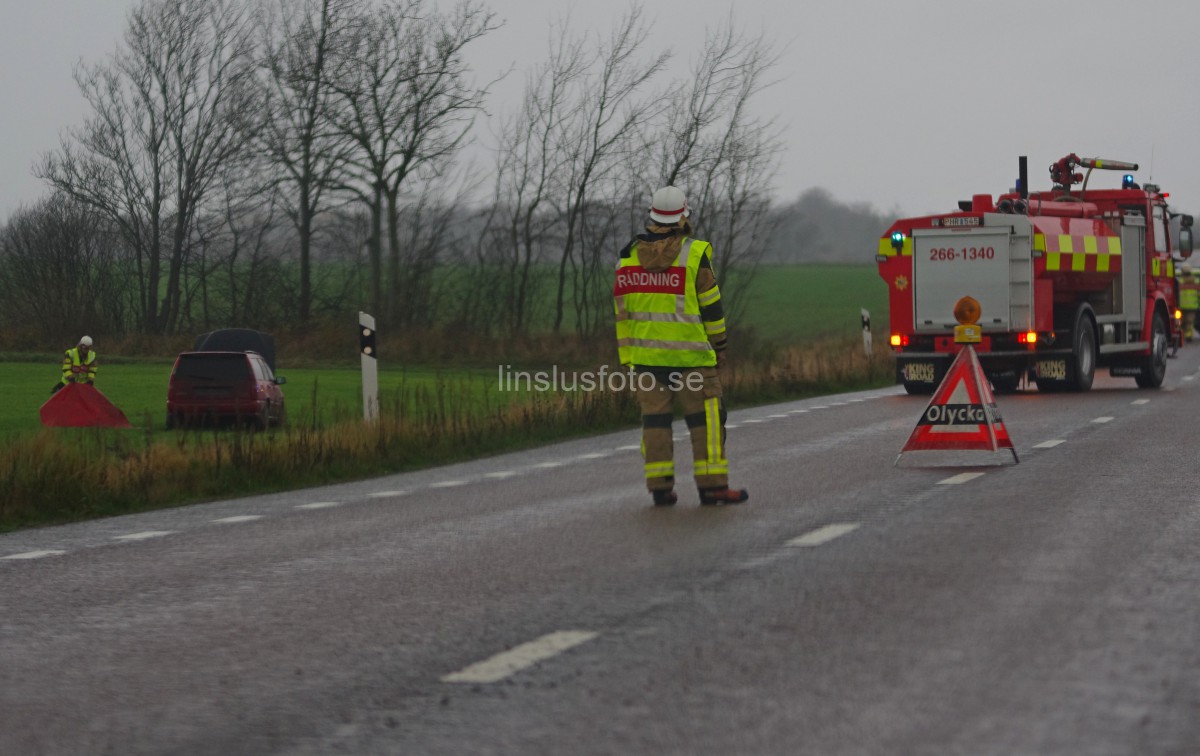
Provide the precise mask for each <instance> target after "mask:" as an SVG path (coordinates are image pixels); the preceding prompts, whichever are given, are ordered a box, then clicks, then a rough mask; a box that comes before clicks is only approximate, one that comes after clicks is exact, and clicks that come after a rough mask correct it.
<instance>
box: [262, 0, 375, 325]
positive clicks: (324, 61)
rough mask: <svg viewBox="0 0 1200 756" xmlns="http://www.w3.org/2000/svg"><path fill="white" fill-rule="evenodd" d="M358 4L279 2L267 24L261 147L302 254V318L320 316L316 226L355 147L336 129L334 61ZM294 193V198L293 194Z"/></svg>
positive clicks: (345, 0)
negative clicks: (315, 307)
mask: <svg viewBox="0 0 1200 756" xmlns="http://www.w3.org/2000/svg"><path fill="white" fill-rule="evenodd" d="M351 2H352V0H279V1H278V5H273V6H271V9H272V10H273V11H274V12H273V13H271V14H270V15H269V17H268V18H267V19H265V20H264V23H263V24H262V29H263V40H262V47H263V61H262V68H263V74H264V76H263V79H262V81H261V86H262V91H263V97H264V108H263V116H264V117H263V121H262V123H261V126H260V128H255V129H253V130H252V134H253V136H254V139H255V143H256V144H257V145H258V147H259V149H260V150H261V151H262V152H263V153H264V154H265V155H266V156H267V157H268V158H269V160H270V161H271V163H272V164H273V166H274V167H276V168H278V169H280V170H281V171H282V174H281V175H280V176H279V178H278V181H279V183H280V185H281V186H282V187H283V188H284V191H283V192H282V194H281V195H280V197H281V199H282V200H283V201H284V206H285V208H286V212H287V214H288V216H289V217H290V218H291V220H292V223H293V224H294V225H295V228H296V233H297V236H298V246H299V251H300V261H299V262H300V291H299V302H298V305H299V312H298V315H299V318H300V321H301V322H307V321H308V320H309V318H310V316H311V315H312V303H313V291H312V241H313V233H314V228H313V225H314V221H315V219H316V216H317V214H318V213H319V212H320V210H321V208H322V202H323V200H324V199H325V197H326V192H327V190H328V189H329V188H330V187H332V186H333V185H335V184H336V183H337V181H338V180H339V178H340V174H341V171H342V170H343V168H344V165H345V161H346V157H347V154H348V150H349V145H350V142H349V141H348V140H347V139H345V137H344V136H343V135H342V134H340V133H338V131H337V130H336V129H333V128H331V125H330V123H331V119H330V108H331V105H332V103H333V99H334V92H333V89H332V87H331V86H330V81H329V79H330V73H329V68H330V59H331V57H332V50H333V47H334V45H336V44H337V42H338V39H339V34H341V33H343V32H344V31H345V25H346V23H347V18H348V16H349V15H350V11H351V8H350V3H351ZM293 192H294V193H293Z"/></svg>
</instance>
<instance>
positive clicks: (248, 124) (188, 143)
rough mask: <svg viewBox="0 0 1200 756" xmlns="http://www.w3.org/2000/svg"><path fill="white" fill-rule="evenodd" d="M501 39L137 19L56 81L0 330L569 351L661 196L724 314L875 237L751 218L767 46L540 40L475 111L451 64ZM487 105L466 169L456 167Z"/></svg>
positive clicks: (154, 13)
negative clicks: (742, 294) (535, 334)
mask: <svg viewBox="0 0 1200 756" xmlns="http://www.w3.org/2000/svg"><path fill="white" fill-rule="evenodd" d="M497 28H498V27H497V21H496V19H495V17H494V15H493V14H492V13H491V12H490V11H489V10H488V9H487V7H486V6H485V5H483V4H481V3H479V2H476V0H460V2H458V3H457V4H456V5H454V6H453V7H450V8H441V7H438V6H436V5H434V4H433V3H432V2H431V1H430V0H386V1H385V2H378V1H376V0H144V2H142V3H141V4H140V5H138V6H137V7H136V8H134V10H133V11H131V13H130V14H129V19H128V26H127V28H126V30H125V33H124V37H123V39H122V41H121V43H120V45H119V46H118V48H117V51H116V52H115V53H113V54H112V55H110V56H109V57H108V58H107V59H105V60H102V61H100V62H96V63H85V64H81V65H80V66H78V68H77V70H76V72H75V78H76V81H77V82H78V85H79V88H80V91H81V92H82V94H83V96H84V97H85V98H86V100H87V103H88V105H89V111H90V112H89V115H88V116H87V118H86V119H85V120H84V122H83V123H82V124H76V125H74V126H72V127H70V128H68V129H67V130H66V131H65V132H64V137H63V139H62V141H61V145H60V146H59V147H58V148H57V149H55V150H53V151H52V152H50V153H49V154H47V155H45V156H43V157H42V158H41V159H40V160H39V161H38V162H37V164H36V165H35V172H36V174H37V175H38V176H40V177H41V178H43V179H44V180H45V182H46V184H47V186H48V194H47V196H46V197H45V198H44V199H42V200H41V201H39V202H37V203H35V204H33V205H30V206H26V207H24V208H22V209H21V210H20V211H18V212H17V213H15V214H14V215H13V217H11V218H10V219H9V221H8V223H7V224H6V225H5V226H4V227H3V228H0V332H3V333H6V334H9V335H10V336H11V335H12V334H21V335H23V336H24V337H26V338H28V339H31V340H32V339H39V340H41V339H61V338H63V337H64V335H66V334H75V333H80V332H84V331H86V332H90V333H106V334H130V333H141V334H176V333H194V332H198V331H202V330H208V329H211V328H214V327H222V326H246V327H259V328H287V327H292V326H296V325H308V324H312V323H320V322H325V321H330V320H337V321H338V322H340V321H341V320H344V319H345V318H346V317H348V316H352V314H353V313H354V312H355V311H357V310H359V309H362V310H366V311H369V312H372V313H374V314H375V315H376V317H377V318H379V319H380V321H381V322H382V323H384V324H388V325H391V326H396V327H403V328H417V329H420V328H429V329H438V328H444V329H451V330H458V331H461V330H463V329H469V330H470V331H471V332H473V333H480V334H494V335H509V336H512V335H519V334H522V333H527V332H531V331H539V330H547V331H552V332H559V333H571V334H579V335H583V336H589V335H594V334H596V333H599V332H601V331H602V330H604V329H606V328H608V327H609V323H610V320H611V315H610V312H611V302H610V297H609V290H610V287H611V270H612V267H613V264H614V257H615V252H616V251H617V250H618V249H620V248H621V247H622V246H623V245H624V244H625V243H626V242H627V241H628V239H629V238H630V235H631V233H633V232H634V231H635V230H636V229H637V228H639V227H640V226H641V225H642V224H643V223H644V221H645V213H646V202H647V200H648V198H649V196H650V194H651V192H652V191H653V189H654V188H655V187H657V186H660V185H664V184H668V183H673V184H676V185H678V186H681V187H683V188H684V189H685V190H686V192H687V193H688V196H689V204H690V206H691V208H692V217H693V219H694V220H695V221H696V225H697V234H698V235H700V236H702V237H703V238H707V239H709V240H710V241H712V243H713V245H714V249H715V254H716V257H717V259H716V261H715V262H716V265H717V268H718V273H719V275H720V276H721V278H722V288H723V290H725V291H727V292H729V293H731V294H733V295H734V296H731V297H730V301H731V302H734V303H736V302H737V297H736V294H737V292H738V291H739V290H740V289H741V288H742V287H744V286H745V285H746V283H747V282H748V281H749V278H750V276H752V275H753V273H754V270H755V267H756V266H757V265H758V264H759V263H760V262H761V261H762V260H763V259H772V260H785V261H798V260H804V259H826V254H828V255H830V256H834V257H836V256H837V255H836V251H835V248H836V247H837V246H838V245H837V242H836V241H835V239H836V238H837V237H838V235H840V234H843V233H847V234H851V235H854V234H858V233H859V232H860V231H862V230H863V229H864V228H866V227H867V226H870V225H871V224H872V223H874V222H875V221H874V219H873V218H871V217H868V216H870V213H869V212H868V211H867V210H866V209H863V208H859V207H857V206H853V207H845V206H842V205H838V204H837V203H836V202H833V201H832V200H830V199H829V198H828V196H827V195H821V194H816V195H813V194H811V193H810V194H808V195H805V196H803V197H801V198H800V199H799V200H797V202H795V203H793V204H792V205H790V206H788V207H786V208H783V209H782V210H773V209H772V207H771V202H770V196H769V192H770V186H771V182H772V180H773V178H774V173H773V166H774V165H775V162H776V159H777V156H778V153H779V151H780V149H781V143H780V134H779V132H778V129H777V128H776V127H775V125H774V123H773V122H772V121H771V120H770V119H764V118H761V117H759V116H756V115H754V113H753V112H752V108H751V103H752V101H753V99H754V98H755V96H756V95H757V94H758V93H759V92H760V91H761V90H762V89H763V88H764V86H766V84H767V83H768V77H769V73H770V71H771V68H772V66H773V65H774V64H775V62H776V51H775V48H774V47H773V45H772V44H771V43H769V42H768V41H767V40H766V39H765V38H764V37H763V36H753V35H746V34H744V33H742V32H740V31H738V30H737V29H735V28H734V26H733V24H732V21H727V22H725V23H724V24H723V25H721V26H719V27H718V28H716V29H714V30H712V31H710V33H709V34H708V35H707V36H706V37H705V38H704V39H703V40H687V44H686V46H685V47H684V48H683V49H682V50H674V49H671V45H672V44H680V40H675V39H667V40H664V39H663V35H662V34H661V32H658V33H654V34H652V32H651V27H650V25H649V23H648V21H647V19H646V17H645V15H644V13H643V11H642V9H641V8H640V7H639V6H636V5H635V6H632V7H631V9H630V10H629V11H628V12H627V13H626V14H625V15H624V17H623V18H622V19H621V20H620V21H619V22H618V23H617V24H616V25H615V26H614V28H613V29H612V30H610V31H608V32H607V33H603V34H597V33H594V32H592V33H582V34H581V33H577V32H576V31H574V30H573V29H571V28H570V27H569V26H567V25H565V24H559V25H557V26H554V27H553V28H550V29H548V30H547V35H546V42H545V50H546V55H545V58H544V59H543V60H542V62H541V63H540V64H538V65H537V67H536V68H535V69H534V70H531V71H528V72H525V74H524V76H525V83H524V91H523V95H522V97H521V99H520V101H519V102H516V103H491V102H490V101H489V95H490V94H491V91H492V89H493V87H494V85H495V83H496V80H495V79H489V78H488V77H491V76H495V75H496V74H494V72H490V71H489V72H480V71H472V70H471V69H470V67H469V66H468V63H467V61H468V59H469V55H468V52H470V50H471V49H472V45H474V44H475V43H476V42H477V41H478V40H479V39H481V38H483V37H484V36H485V35H487V34H489V33H491V32H493V31H495V30H496V29H497ZM680 55H683V56H685V57H686V59H687V71H686V73H685V74H682V75H680V74H676V75H675V76H672V75H671V74H670V72H671V71H672V70H682V69H672V68H671V66H670V61H671V60H672V56H680ZM481 77H482V78H481ZM485 107H486V108H488V109H489V111H491V113H490V115H491V116H492V121H491V124H490V125H491V128H490V129H489V131H490V132H491V133H492V134H493V137H492V141H491V142H490V143H489V144H488V145H487V146H488V147H490V148H491V150H490V152H489V153H488V154H490V155H493V156H494V164H492V165H488V166H479V165H473V164H469V163H468V162H467V160H466V158H465V156H464V154H465V153H464V147H465V146H466V145H467V144H468V142H469V140H471V139H472V138H474V137H475V135H476V134H478V133H479V132H480V131H481V129H479V128H477V126H478V123H479V122H480V121H481V120H482V119H483V118H484V116H485V112H484V109H485ZM822 213H823V218H822V219H821V220H820V221H819V222H818V220H817V217H816V216H817V215H818V214H822ZM835 216H836V218H838V219H839V220H837V222H836V223H833V224H831V223H830V221H831V220H832V219H833V218H834V217H835ZM842 219H844V222H843V220H842ZM876 225H878V224H876ZM875 233H877V231H876V232H875ZM814 250H817V251H818V252H819V254H816V255H813V254H812V252H813V251H814ZM871 250H872V248H871V246H870V245H869V244H868V245H867V249H866V251H865V252H863V253H862V255H861V256H859V257H858V258H857V261H863V260H869V259H870V254H871ZM857 252H858V250H855V253H856V254H857Z"/></svg>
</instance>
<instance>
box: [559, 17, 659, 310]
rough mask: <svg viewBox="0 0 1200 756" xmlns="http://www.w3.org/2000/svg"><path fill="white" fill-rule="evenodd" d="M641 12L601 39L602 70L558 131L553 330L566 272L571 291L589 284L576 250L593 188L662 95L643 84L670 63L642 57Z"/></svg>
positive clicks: (615, 163)
mask: <svg viewBox="0 0 1200 756" xmlns="http://www.w3.org/2000/svg"><path fill="white" fill-rule="evenodd" d="M642 16H643V13H642V9H641V7H640V6H634V7H633V8H632V10H630V11H629V13H627V14H626V15H625V16H624V17H623V18H622V19H621V21H620V22H619V23H618V24H617V27H616V29H615V30H614V31H613V32H612V34H611V35H610V36H609V38H608V39H607V40H606V41H604V42H603V43H601V44H600V46H599V48H598V51H597V55H596V59H595V65H596V66H597V67H598V69H599V70H598V71H596V72H595V73H594V74H589V75H588V76H586V77H585V80H584V81H585V84H584V86H583V87H582V88H581V89H580V90H579V91H578V93H577V99H576V100H575V107H574V109H573V112H572V113H571V114H570V115H569V116H567V117H566V118H565V119H564V121H563V130H562V132H561V133H560V135H559V136H558V139H559V140H560V141H559V143H560V145H561V147H562V149H564V150H566V153H565V157H566V160H565V164H564V166H563V169H562V170H561V172H560V176H559V180H560V182H561V183H560V191H559V194H560V195H561V196H563V198H564V200H563V201H562V203H561V204H560V205H559V206H558V210H559V213H560V215H561V223H562V231H563V235H564V238H563V245H562V254H561V256H560V258H559V264H558V285H557V290H556V292H555V305H554V330H555V332H558V331H559V330H561V328H562V324H563V318H564V315H565V313H566V297H567V288H568V277H570V278H571V279H572V281H571V282H572V283H573V284H574V286H573V288H572V291H573V292H580V291H581V287H582V286H583V285H584V283H585V282H583V281H581V280H580V275H579V270H580V261H579V260H577V259H576V252H577V246H578V244H579V236H580V234H581V233H582V232H583V224H584V220H585V215H586V213H587V211H588V208H589V205H590V204H591V203H592V202H593V199H601V197H595V198H593V196H592V195H593V189H594V187H595V185H596V184H598V183H600V182H602V181H604V180H605V179H606V178H608V177H609V176H610V175H611V174H612V172H613V171H615V170H617V169H618V168H619V167H620V165H621V157H622V155H623V153H627V152H628V151H629V150H630V149H631V137H632V136H633V135H634V134H635V133H636V132H635V128H636V127H637V126H639V125H641V124H642V123H643V122H644V121H648V120H651V119H652V118H653V117H654V115H655V114H656V112H657V109H658V108H659V107H660V106H659V102H658V99H657V98H656V97H654V96H653V95H652V94H648V93H645V89H646V87H647V85H648V83H649V82H650V81H651V79H652V78H653V77H654V76H655V75H656V74H657V73H659V71H661V70H662V68H663V66H664V65H665V64H666V62H667V60H668V59H669V52H660V53H658V54H657V55H653V56H651V57H650V58H649V59H648V60H646V59H642V58H641V57H639V54H638V53H639V51H640V50H644V49H645V48H646V47H647V45H646V41H647V39H648V37H649V34H648V31H649V30H648V27H647V25H646V23H645V22H644V21H643V18H642ZM572 296H578V295H577V294H573V295H572Z"/></svg>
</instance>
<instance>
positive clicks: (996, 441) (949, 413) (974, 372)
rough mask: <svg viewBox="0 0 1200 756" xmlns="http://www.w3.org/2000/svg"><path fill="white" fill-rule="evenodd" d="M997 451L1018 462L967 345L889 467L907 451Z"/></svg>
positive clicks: (997, 410)
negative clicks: (1002, 451) (1010, 454)
mask: <svg viewBox="0 0 1200 756" xmlns="http://www.w3.org/2000/svg"><path fill="white" fill-rule="evenodd" d="M1000 449H1008V450H1009V451H1010V452H1012V456H1013V464H1018V463H1020V461H1021V460H1020V459H1019V458H1018V457H1017V450H1016V449H1015V448H1013V443H1012V439H1011V438H1009V436H1008V429H1007V428H1005V426H1004V420H1003V419H1002V418H1001V417H1000V410H999V409H998V408H997V407H996V397H995V395H994V394H992V387H991V386H990V385H989V383H988V380H987V376H986V375H984V373H983V366H982V365H980V364H979V356H978V355H977V354H975V348H974V347H972V346H971V345H970V344H967V345H966V346H964V347H963V349H962V351H960V352H959V353H958V356H957V357H955V358H954V362H953V363H952V364H951V365H950V369H949V370H948V371H946V377H945V378H943V379H942V382H941V384H940V385H939V386H938V387H937V390H936V391H934V392H933V398H932V399H930V400H929V404H928V405H927V406H926V407H925V411H924V412H922V413H921V419H920V420H918V421H917V427H916V428H915V429H914V430H913V432H912V435H911V436H909V438H908V442H907V443H906V444H905V445H904V448H903V449H901V450H900V453H899V454H897V455H896V461H895V462H893V463H892V466H893V467H895V466H896V465H897V464H899V462H900V458H901V457H902V456H903V455H904V453H905V452H910V451H923V450H980V451H990V452H996V451H999V450H1000Z"/></svg>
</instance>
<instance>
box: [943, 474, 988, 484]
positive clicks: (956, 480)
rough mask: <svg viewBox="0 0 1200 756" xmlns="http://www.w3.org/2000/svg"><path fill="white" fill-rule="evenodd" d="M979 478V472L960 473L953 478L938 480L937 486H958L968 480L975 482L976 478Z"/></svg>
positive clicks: (981, 475) (980, 475)
mask: <svg viewBox="0 0 1200 756" xmlns="http://www.w3.org/2000/svg"><path fill="white" fill-rule="evenodd" d="M980 477H983V473H979V472H975V473H961V474H959V475H955V476H954V477H953V478H946V479H945V480H939V481H938V485H939V486H957V485H959V484H962V483H966V482H967V481H969V480H975V479H976V478H980Z"/></svg>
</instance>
